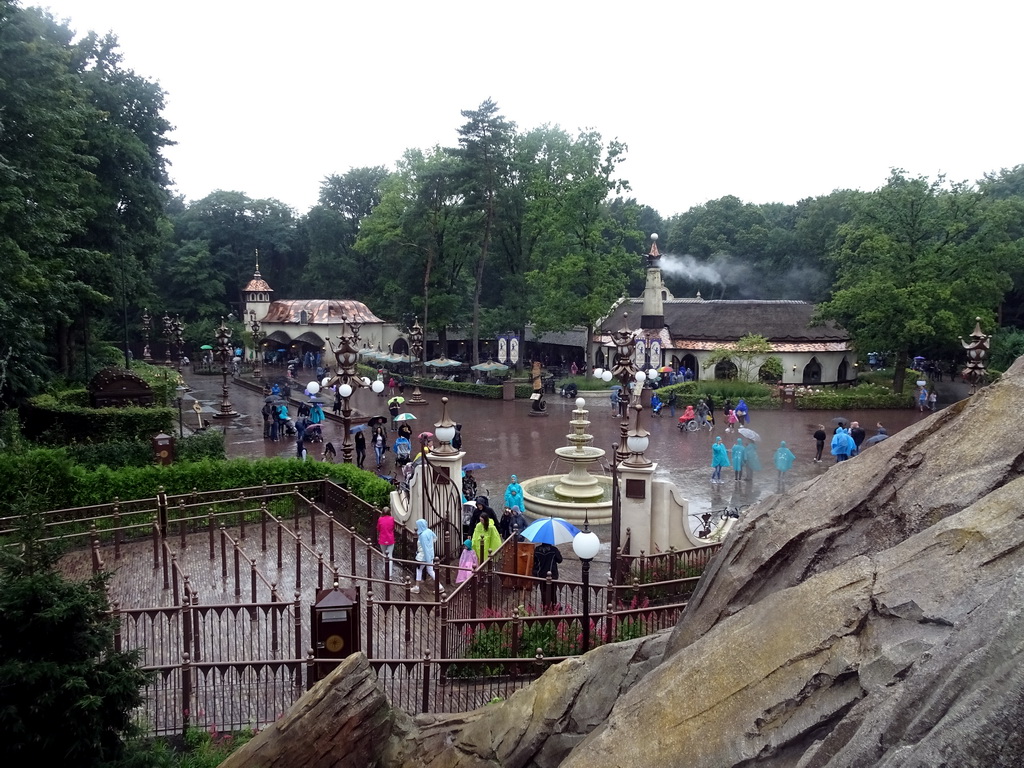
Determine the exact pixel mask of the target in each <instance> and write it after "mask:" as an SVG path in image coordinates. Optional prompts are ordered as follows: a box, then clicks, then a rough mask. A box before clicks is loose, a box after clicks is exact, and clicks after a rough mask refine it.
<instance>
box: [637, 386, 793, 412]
mask: <svg viewBox="0 0 1024 768" xmlns="http://www.w3.org/2000/svg"><path fill="white" fill-rule="evenodd" d="M657 393H658V397H660V398H661V400H662V402H667V401H668V399H669V398H670V397H671V396H672V393H675V395H676V407H677V408H679V407H685V406H687V405H696V404H697V401H698V400H702V399H704V398H705V397H707V396H708V395H711V397H712V398H713V399H714V401H715V407H716V408H721V406H722V403H723V402H724V401H725V400H726V399H727V398H728V399H729V400H731V401H732V402H733V404H735V403H736V402H738V401H739V400H740V398H743V400H745V401H746V403H747V405H748V406H750V408H752V409H755V410H762V411H764V410H769V409H771V408H781V407H782V401H781V400H780V399H779V398H778V397H776V396H775V393H776V390H775V388H774V387H770V386H768V385H767V384H761V383H759V382H754V381H737V380H735V379H709V380H708V381H687V382H686V383H684V384H671V385H669V386H667V387H661V388H660V389H658V390H657Z"/></svg>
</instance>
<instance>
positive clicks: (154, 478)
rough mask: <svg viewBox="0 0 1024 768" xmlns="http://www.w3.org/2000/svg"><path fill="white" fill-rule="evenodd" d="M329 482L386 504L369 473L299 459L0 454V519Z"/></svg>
mask: <svg viewBox="0 0 1024 768" xmlns="http://www.w3.org/2000/svg"><path fill="white" fill-rule="evenodd" d="M324 477H329V478H331V479H332V480H334V481H335V482H336V483H338V484H339V485H341V486H342V487H344V488H347V489H348V490H350V491H352V493H354V494H355V495H356V496H358V497H359V498H361V499H363V500H365V501H367V502H369V503H370V504H373V505H374V506H383V505H385V504H387V502H388V497H389V494H390V491H391V485H390V483H388V481H387V480H382V479H380V478H379V477H377V476H376V475H374V474H373V473H372V472H366V471H365V470H362V469H359V468H358V467H356V466H354V465H352V464H327V463H324V462H316V461H300V460H298V459H280V458H274V459H258V460H256V461H252V460H250V459H232V460H230V461H219V460H213V459H203V460H200V461H192V462H179V463H176V464H172V465H170V466H155V465H146V466H126V467H120V468H111V467H109V466H106V465H101V466H96V467H95V468H90V467H86V466H83V465H79V464H75V463H74V462H73V461H72V459H71V457H70V456H69V455H68V451H67V450H65V449H59V448H37V449H34V450H31V451H26V452H24V453H20V454H12V453H7V454H0V487H3V488H4V491H5V493H4V494H3V496H2V497H0V513H3V514H7V513H8V511H9V510H10V509H11V504H12V503H13V500H15V499H17V500H24V502H25V504H26V505H27V506H28V508H29V509H30V510H33V511H45V510H51V509H65V508H69V507H83V506H88V505H91V504H105V503H108V502H110V501H112V500H113V498H114V497H115V496H117V497H118V498H120V499H126V500H127V499H142V498H152V497H154V496H156V494H157V490H158V489H159V487H160V486H163V487H164V489H165V490H166V491H167V493H169V494H179V493H190V492H191V491H192V489H193V488H195V489H197V490H199V491H215V490H224V489H228V488H243V487H253V486H259V485H261V484H262V483H267V484H268V485H278V484H286V483H297V482H303V481H309V480H319V479H321V478H324Z"/></svg>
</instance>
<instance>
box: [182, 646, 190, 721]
mask: <svg viewBox="0 0 1024 768" xmlns="http://www.w3.org/2000/svg"><path fill="white" fill-rule="evenodd" d="M191 708H192V664H191V661H190V660H189V657H188V654H187V653H186V654H184V656H182V658H181V735H182V736H186V735H187V734H188V726H189V715H190V714H191Z"/></svg>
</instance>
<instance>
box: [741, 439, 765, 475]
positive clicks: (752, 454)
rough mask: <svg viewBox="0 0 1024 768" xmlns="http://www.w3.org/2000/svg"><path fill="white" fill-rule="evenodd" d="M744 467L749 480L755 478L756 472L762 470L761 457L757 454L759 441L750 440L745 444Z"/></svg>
mask: <svg viewBox="0 0 1024 768" xmlns="http://www.w3.org/2000/svg"><path fill="white" fill-rule="evenodd" d="M743 469H744V470H745V471H746V473H747V482H752V481H753V480H754V473H755V472H760V471H761V457H760V456H758V455H757V441H756V440H753V439H751V440H748V441H747V442H746V443H744V444H743Z"/></svg>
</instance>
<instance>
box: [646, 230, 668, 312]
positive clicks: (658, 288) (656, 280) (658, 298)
mask: <svg viewBox="0 0 1024 768" xmlns="http://www.w3.org/2000/svg"><path fill="white" fill-rule="evenodd" d="M660 260H661V254H660V253H659V252H658V235H657V233H653V234H652V235H651V250H650V251H649V252H648V253H647V256H646V261H647V283H646V284H645V285H644V313H643V315H641V317H640V327H641V328H644V329H645V330H646V329H649V330H660V329H661V328H662V326H664V325H665V303H664V302H665V297H664V293H665V286H664V284H662V282H661V267H659V266H658V262H659V261H660Z"/></svg>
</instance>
